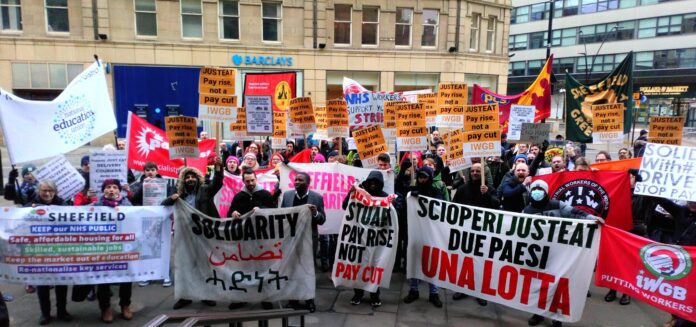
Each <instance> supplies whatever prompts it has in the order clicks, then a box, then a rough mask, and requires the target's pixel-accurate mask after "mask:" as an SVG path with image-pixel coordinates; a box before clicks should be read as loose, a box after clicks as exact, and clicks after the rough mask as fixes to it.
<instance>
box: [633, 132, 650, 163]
mask: <svg viewBox="0 0 696 327" xmlns="http://www.w3.org/2000/svg"><path fill="white" fill-rule="evenodd" d="M647 144H648V131H646V130H644V129H642V130H640V135H639V136H638V138H636V140H635V141H633V154H634V155H635V156H636V158H638V157H642V156H643V151H645V145H647Z"/></svg>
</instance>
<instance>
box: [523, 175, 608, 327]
mask: <svg viewBox="0 0 696 327" xmlns="http://www.w3.org/2000/svg"><path fill="white" fill-rule="evenodd" d="M522 212H523V213H526V214H533V215H542V216H550V217H560V218H575V219H593V220H597V221H598V222H599V223H600V224H603V223H604V219H602V218H600V217H597V216H593V215H591V214H589V213H587V212H585V211H582V210H580V209H577V208H575V207H573V206H570V205H568V204H566V203H565V202H561V201H558V200H555V199H550V198H549V185H548V184H547V183H546V182H545V181H543V180H536V181H534V182H533V183H531V185H529V205H527V206H526V207H525V208H524V210H523V211H522ZM543 321H544V317H543V316H540V315H537V314H535V315H533V316H532V317H531V318H529V320H528V321H527V323H528V324H529V325H530V326H536V325H538V324H540V323H541V322H543ZM552 326H554V327H560V326H562V323H561V322H560V321H556V320H554V321H553V322H552Z"/></svg>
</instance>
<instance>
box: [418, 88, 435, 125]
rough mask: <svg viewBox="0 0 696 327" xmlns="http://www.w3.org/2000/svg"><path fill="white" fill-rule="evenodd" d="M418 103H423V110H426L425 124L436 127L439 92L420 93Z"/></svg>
mask: <svg viewBox="0 0 696 327" xmlns="http://www.w3.org/2000/svg"><path fill="white" fill-rule="evenodd" d="M418 103H422V104H423V110H425V126H426V127H428V128H431V127H435V126H436V123H437V93H425V94H418Z"/></svg>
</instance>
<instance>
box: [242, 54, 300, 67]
mask: <svg viewBox="0 0 696 327" xmlns="http://www.w3.org/2000/svg"><path fill="white" fill-rule="evenodd" d="M232 63H233V64H234V65H235V66H240V65H247V66H252V65H256V66H284V67H291V66H292V65H293V62H292V57H275V56H250V55H240V54H234V55H232Z"/></svg>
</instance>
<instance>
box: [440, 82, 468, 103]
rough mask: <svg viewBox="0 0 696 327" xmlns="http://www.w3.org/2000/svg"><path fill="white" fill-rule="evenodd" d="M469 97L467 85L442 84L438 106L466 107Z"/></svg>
mask: <svg viewBox="0 0 696 327" xmlns="http://www.w3.org/2000/svg"><path fill="white" fill-rule="evenodd" d="M467 97H468V93H467V88H466V84H463V83H440V87H439V88H438V91H437V106H438V107H442V106H465V105H466V103H467V102H466V100H467Z"/></svg>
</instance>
